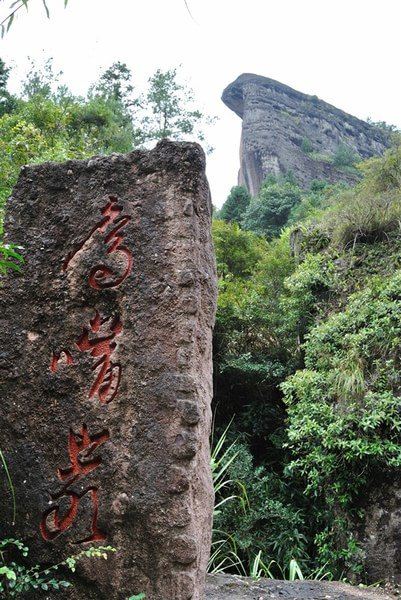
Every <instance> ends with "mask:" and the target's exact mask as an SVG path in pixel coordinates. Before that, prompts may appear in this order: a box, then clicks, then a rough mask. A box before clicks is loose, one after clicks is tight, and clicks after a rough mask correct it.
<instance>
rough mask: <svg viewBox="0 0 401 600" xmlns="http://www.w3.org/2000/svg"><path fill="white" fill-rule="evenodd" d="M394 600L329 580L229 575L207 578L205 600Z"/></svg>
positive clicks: (386, 594) (371, 590) (380, 593)
mask: <svg viewBox="0 0 401 600" xmlns="http://www.w3.org/2000/svg"><path fill="white" fill-rule="evenodd" d="M281 598H283V599H286V600H394V599H395V596H393V595H392V594H388V593H386V592H384V591H382V590H378V589H368V588H357V587H352V586H350V585H347V584H345V583H338V582H329V581H294V582H289V581H277V580H272V579H260V580H259V581H254V580H253V579H250V578H246V577H237V576H230V575H208V579H207V587H206V600H279V599H281Z"/></svg>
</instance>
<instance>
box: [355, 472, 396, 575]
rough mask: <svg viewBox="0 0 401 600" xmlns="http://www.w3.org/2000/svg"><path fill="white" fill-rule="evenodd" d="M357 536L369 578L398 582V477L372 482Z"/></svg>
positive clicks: (365, 500)
mask: <svg viewBox="0 0 401 600" xmlns="http://www.w3.org/2000/svg"><path fill="white" fill-rule="evenodd" d="M362 508H363V509H364V519H363V522H362V524H361V526H360V527H359V531H357V533H358V537H359V541H360V544H361V546H362V548H363V550H364V553H365V561H364V564H365V568H366V571H367V573H368V576H369V578H370V580H371V581H379V580H381V579H383V578H385V580H386V581H390V582H391V583H395V584H398V585H399V584H401V478H400V476H398V477H396V478H394V479H393V480H392V481H391V480H386V478H385V477H383V480H382V481H375V482H372V487H371V489H370V490H369V493H368V494H367V495H366V497H365V499H364V504H363V506H362Z"/></svg>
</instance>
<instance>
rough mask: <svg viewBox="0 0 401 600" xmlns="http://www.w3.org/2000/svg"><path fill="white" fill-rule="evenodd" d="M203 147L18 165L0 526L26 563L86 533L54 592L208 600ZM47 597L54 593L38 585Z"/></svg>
mask: <svg viewBox="0 0 401 600" xmlns="http://www.w3.org/2000/svg"><path fill="white" fill-rule="evenodd" d="M210 221H211V202H210V194H209V188H208V184H207V181H206V177H205V157H204V154H203V151H202V149H201V148H200V146H198V145H197V144H189V143H181V144H178V143H172V142H168V141H163V142H160V143H159V144H158V145H157V146H156V148H155V149H154V150H152V151H150V152H148V151H136V152H132V153H130V154H126V155H112V156H109V157H95V158H93V159H91V160H85V161H78V160H74V161H68V162H66V163H63V164H55V163H46V164H43V165H36V166H29V167H26V168H24V169H23V170H22V173H21V176H20V178H19V181H18V183H17V185H16V187H15V189H14V192H13V197H12V198H11V199H10V201H9V205H8V211H7V219H6V233H7V241H12V242H14V243H16V244H18V245H19V246H23V247H24V248H26V250H23V253H24V255H25V265H24V267H23V270H22V272H21V274H14V276H13V275H11V274H10V276H9V277H7V278H6V280H5V282H4V283H3V284H2V286H1V288H0V295H1V307H2V309H1V327H0V348H1V355H0V375H1V398H2V401H1V405H0V448H1V449H2V450H3V451H4V452H5V454H6V458H7V461H8V464H9V468H10V471H11V473H12V476H13V482H14V487H15V490H16V495H17V507H18V512H17V521H16V525H15V526H13V525H12V523H11V521H12V511H11V508H10V503H8V502H7V501H5V500H4V499H5V498H7V497H8V496H7V494H8V490H7V487H6V483H5V481H4V480H5V478H4V477H0V499H1V500H0V523H1V526H2V536H3V537H13V538H20V539H22V540H24V542H26V543H27V545H28V546H29V547H30V549H31V552H30V560H31V561H34V564H36V563H41V564H54V563H57V562H59V561H60V560H62V559H64V558H65V557H66V556H70V555H74V554H77V553H78V552H79V551H81V550H84V549H87V548H88V546H93V545H99V544H100V545H111V546H113V547H115V548H116V549H117V552H116V553H115V554H114V555H112V556H111V557H110V558H109V560H108V561H107V562H106V563H105V562H104V561H99V560H97V561H96V560H94V561H88V562H87V563H84V564H83V565H82V567H80V570H79V575H78V577H77V579H76V581H75V585H74V587H73V588H71V590H66V591H64V592H62V593H61V592H54V597H57V598H59V597H60V598H67V597H68V598H70V599H73V600H78V599H84V598H85V600H92V599H95V598H109V599H110V600H121V599H126V598H129V597H130V596H131V595H132V594H138V593H139V592H146V598H147V599H149V600H172V599H173V598H174V600H189V599H192V600H203V598H204V581H205V572H206V564H207V561H208V557H209V551H210V538H211V527H212V511H213V487H212V480H211V473H210V453H209V434H210V425H211V410H210V402H211V395H212V360H211V359H212V356H211V349H212V326H213V321H214V312H215V302H216V275H215V263H214V255H213V246H212V241H211V233H210ZM47 597H48V598H49V597H53V596H51V593H50V592H47Z"/></svg>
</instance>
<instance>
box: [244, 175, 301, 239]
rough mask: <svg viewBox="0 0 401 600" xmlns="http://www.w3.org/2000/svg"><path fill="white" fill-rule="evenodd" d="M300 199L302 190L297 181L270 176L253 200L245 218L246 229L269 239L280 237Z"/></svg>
mask: <svg viewBox="0 0 401 600" xmlns="http://www.w3.org/2000/svg"><path fill="white" fill-rule="evenodd" d="M300 200H301V190H300V188H299V187H298V186H297V185H296V184H295V183H293V182H292V181H291V182H290V181H288V180H283V181H282V180H279V179H277V178H275V177H272V176H271V177H269V178H268V179H266V181H265V182H264V183H263V184H262V187H261V188H260V191H259V194H258V195H257V196H256V198H253V199H252V200H251V203H250V205H249V207H248V209H247V211H246V213H245V215H244V218H243V226H244V229H247V230H251V231H254V232H255V233H257V234H259V235H265V236H266V237H267V238H268V239H271V238H274V237H278V236H279V235H280V232H281V231H282V229H283V228H284V226H285V225H286V223H287V221H288V217H289V215H290V212H291V210H292V209H293V207H294V206H295V205H297V204H298V203H299V202H300Z"/></svg>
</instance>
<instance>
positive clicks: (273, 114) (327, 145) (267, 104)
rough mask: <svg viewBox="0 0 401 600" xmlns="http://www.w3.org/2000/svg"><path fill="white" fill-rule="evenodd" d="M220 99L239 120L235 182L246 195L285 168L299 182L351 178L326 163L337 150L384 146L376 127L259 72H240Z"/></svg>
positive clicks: (377, 150) (365, 151) (367, 152)
mask: <svg viewBox="0 0 401 600" xmlns="http://www.w3.org/2000/svg"><path fill="white" fill-rule="evenodd" d="M222 100H223V102H224V103H225V104H226V105H227V106H228V107H229V108H230V109H231V110H233V111H234V112H235V113H236V114H237V115H238V116H239V117H241V119H242V137H241V147H240V172H239V181H238V183H239V185H244V186H245V187H246V188H247V189H248V191H249V192H250V193H251V194H252V195H256V194H257V193H258V191H259V188H260V185H261V183H262V181H263V180H264V178H265V177H266V176H267V175H269V174H280V173H281V174H285V173H288V172H291V173H292V174H293V175H294V177H295V178H296V180H297V181H298V183H299V184H300V185H301V186H303V187H308V186H309V184H310V183H311V181H312V180H314V179H325V180H327V181H331V182H335V181H348V182H353V181H355V175H354V174H353V173H352V172H351V171H350V170H349V169H347V168H346V167H336V166H335V165H334V164H333V163H332V158H333V156H334V155H335V154H336V152H338V149H339V148H341V147H342V146H344V147H346V148H348V149H349V150H350V151H351V152H354V153H355V155H358V156H359V157H360V159H361V160H362V159H364V158H369V157H370V156H373V155H375V154H382V153H383V151H384V150H385V149H386V148H387V147H388V145H389V140H388V136H387V135H386V133H385V132H383V131H382V130H380V129H378V128H377V127H374V126H372V125H370V124H369V123H366V122H365V121H361V120H360V119H357V118H356V117H353V116H351V115H349V114H347V113H345V112H343V111H342V110H339V109H338V108H335V107H334V106H331V105H330V104H327V103H326V102H323V101H322V100H319V98H317V96H309V95H307V94H302V93H301V92H297V91H296V90H293V89H292V88H290V87H288V86H286V85H283V84H282V83H279V82H278V81H274V80H273V79H268V78H267V77H261V76H260V75H253V74H250V73H245V74H243V75H240V76H239V77H238V79H236V80H235V81H234V82H233V83H231V84H230V85H229V86H228V87H227V88H226V89H225V90H224V92H223V96H222Z"/></svg>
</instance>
